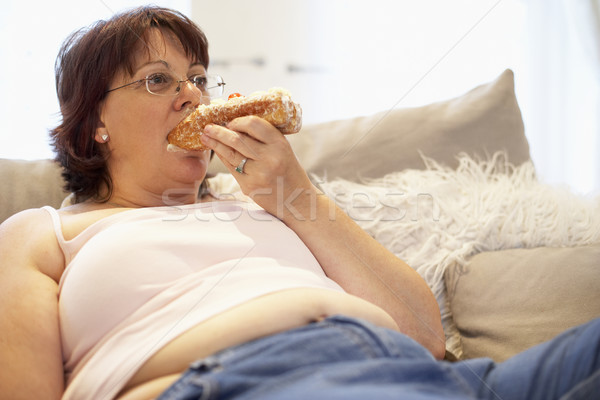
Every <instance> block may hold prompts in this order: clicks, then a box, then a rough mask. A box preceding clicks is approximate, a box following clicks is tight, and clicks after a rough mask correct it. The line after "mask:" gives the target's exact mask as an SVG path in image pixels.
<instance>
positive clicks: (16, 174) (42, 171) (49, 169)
mask: <svg viewBox="0 0 600 400" xmlns="http://www.w3.org/2000/svg"><path fill="white" fill-rule="evenodd" d="M0 184H2V187H3V188H5V190H2V191H0V222H2V221H4V220H5V219H6V218H8V217H10V216H11V215H13V214H15V213H17V212H19V211H22V210H26V209H28V208H34V207H41V206H44V205H51V206H53V207H59V206H60V204H61V202H62V200H63V199H64V198H65V196H67V193H66V192H64V191H63V190H62V188H63V186H64V182H63V179H62V176H61V169H60V167H59V166H58V165H57V164H56V163H55V162H54V161H52V160H36V161H25V160H9V159H0Z"/></svg>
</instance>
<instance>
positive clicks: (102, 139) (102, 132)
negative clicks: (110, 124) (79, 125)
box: [94, 122, 110, 143]
mask: <svg viewBox="0 0 600 400" xmlns="http://www.w3.org/2000/svg"><path fill="white" fill-rule="evenodd" d="M94 139H95V140H96V142H98V143H106V142H108V141H109V140H110V136H109V135H108V130H107V129H106V127H105V126H104V123H103V122H99V123H98V128H96V134H95V135H94Z"/></svg>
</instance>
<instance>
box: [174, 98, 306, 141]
mask: <svg viewBox="0 0 600 400" xmlns="http://www.w3.org/2000/svg"><path fill="white" fill-rule="evenodd" d="M247 115H256V116H259V117H261V118H264V119H265V120H267V121H268V122H270V123H271V124H273V126H275V127H276V128H277V129H279V130H280V131H281V133H283V134H290V133H296V132H298V131H300V128H301V127H302V108H300V105H299V104H297V103H294V102H293V101H292V99H291V97H290V95H289V93H288V92H286V91H285V90H283V89H280V88H273V89H270V90H269V91H268V92H261V93H255V94H252V95H250V96H248V97H233V98H230V99H229V100H227V101H225V102H223V101H221V102H218V101H213V102H211V104H209V105H204V104H202V105H200V106H198V107H197V108H196V109H194V110H193V111H192V112H191V114H190V115H188V116H187V117H186V118H184V119H183V120H182V121H181V122H180V123H179V124H178V125H177V126H176V127H175V128H174V129H173V130H172V131H171V132H170V133H169V135H168V137H167V140H168V142H169V144H171V145H174V146H177V147H179V148H182V149H186V150H204V149H205V147H204V145H203V144H202V142H201V141H200V136H201V135H202V130H203V129H204V127H205V126H206V125H208V124H217V125H226V124H227V123H228V122H229V121H231V120H233V119H235V118H238V117H244V116H247Z"/></svg>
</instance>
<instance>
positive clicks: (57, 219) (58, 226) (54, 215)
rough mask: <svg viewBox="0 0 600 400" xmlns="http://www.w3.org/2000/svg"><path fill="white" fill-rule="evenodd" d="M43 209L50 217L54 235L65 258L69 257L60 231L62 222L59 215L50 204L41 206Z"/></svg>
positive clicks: (65, 242)
mask: <svg viewBox="0 0 600 400" xmlns="http://www.w3.org/2000/svg"><path fill="white" fill-rule="evenodd" d="M42 209H43V210H46V211H47V212H48V214H50V217H51V218H52V225H53V226H54V234H55V235H56V240H57V241H58V244H59V245H60V248H61V250H62V252H63V254H64V255H65V257H66V258H67V259H70V252H69V251H68V250H67V241H66V240H65V237H64V235H63V232H62V224H61V222H60V215H58V211H57V210H56V209H55V208H53V207H50V206H44V207H42Z"/></svg>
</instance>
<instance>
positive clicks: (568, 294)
mask: <svg viewBox="0 0 600 400" xmlns="http://www.w3.org/2000/svg"><path fill="white" fill-rule="evenodd" d="M446 285H447V288H448V298H449V301H450V308H451V310H452V313H453V315H454V321H455V322H456V325H457V327H458V330H459V332H460V334H461V336H462V345H463V352H464V353H463V356H464V357H465V358H473V357H482V356H487V357H491V358H493V359H494V360H497V361H502V360H504V359H506V358H508V357H510V356H511V355H514V354H516V353H518V352H520V351H522V350H525V349H527V348H529V347H531V346H533V345H535V344H538V343H541V342H543V341H546V340H549V339H551V338H552V337H554V336H556V335H557V334H559V333H560V332H563V331H564V330H566V329H568V328H570V327H573V326H576V325H580V324H582V323H584V322H587V321H589V320H591V319H594V318H597V317H599V316H600V244H596V245H591V246H581V247H572V248H549V247H539V248H534V249H511V250H502V251H494V252H484V253H480V254H477V255H475V256H474V257H472V258H471V260H470V261H469V262H468V264H466V265H465V267H464V268H459V267H454V268H448V269H447V271H446Z"/></svg>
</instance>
